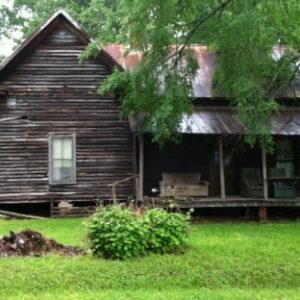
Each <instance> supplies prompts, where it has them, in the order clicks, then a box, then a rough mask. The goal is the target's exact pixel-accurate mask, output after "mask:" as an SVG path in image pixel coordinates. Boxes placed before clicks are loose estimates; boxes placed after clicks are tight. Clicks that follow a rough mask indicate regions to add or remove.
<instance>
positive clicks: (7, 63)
mask: <svg viewBox="0 0 300 300" xmlns="http://www.w3.org/2000/svg"><path fill="white" fill-rule="evenodd" d="M60 21H63V22H64V24H65V25H66V26H67V27H68V29H69V30H70V31H71V32H72V33H74V34H75V35H76V37H77V38H78V39H79V40H80V41H81V42H82V43H83V44H84V45H88V44H89V43H91V42H94V40H93V38H92V37H91V36H90V35H89V33H87V31H85V30H84V29H83V27H81V26H80V25H79V24H78V23H77V22H76V21H75V20H74V19H73V18H72V17H71V16H70V15H69V14H68V13H67V12H66V11H64V10H63V9H61V10H58V11H57V12H56V13H54V14H53V15H52V16H51V17H50V18H49V19H48V20H47V21H46V22H45V23H44V24H43V25H41V26H40V27H39V28H38V29H37V30H36V31H35V32H33V33H32V34H31V35H30V37H28V38H27V39H26V40H25V41H24V42H23V43H22V44H21V45H20V46H19V47H18V48H17V49H16V50H15V51H14V52H13V53H12V54H11V55H10V56H9V57H8V58H7V59H6V60H4V62H3V63H2V64H1V65H0V78H2V77H3V76H4V75H5V74H6V73H7V72H8V71H9V70H11V68H13V67H14V66H15V65H16V64H18V63H19V62H20V61H21V60H22V59H23V58H24V57H25V56H26V55H28V54H29V53H30V52H31V51H32V49H33V48H34V47H35V46H36V45H37V44H38V43H39V42H40V41H41V40H42V39H43V38H44V37H45V36H46V35H47V34H48V33H49V32H51V31H52V30H53V29H54V27H55V26H56V25H57V24H58V23H59V22H60ZM99 50H100V53H99V58H101V59H102V60H103V61H104V63H105V64H106V65H107V66H108V67H109V68H110V69H113V68H114V67H117V68H119V69H120V70H122V69H123V68H122V67H121V66H120V65H119V64H118V62H116V61H115V60H114V59H113V58H112V57H111V56H110V54H108V53H107V52H106V51H105V50H104V49H102V48H99Z"/></svg>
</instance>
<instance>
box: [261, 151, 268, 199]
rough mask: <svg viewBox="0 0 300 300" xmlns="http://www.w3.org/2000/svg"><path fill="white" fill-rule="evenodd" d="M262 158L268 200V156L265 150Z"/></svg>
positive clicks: (265, 196) (265, 194)
mask: <svg viewBox="0 0 300 300" xmlns="http://www.w3.org/2000/svg"><path fill="white" fill-rule="evenodd" d="M261 156H262V174H263V189H264V199H268V178H267V154H266V150H265V149H263V148H262V150H261Z"/></svg>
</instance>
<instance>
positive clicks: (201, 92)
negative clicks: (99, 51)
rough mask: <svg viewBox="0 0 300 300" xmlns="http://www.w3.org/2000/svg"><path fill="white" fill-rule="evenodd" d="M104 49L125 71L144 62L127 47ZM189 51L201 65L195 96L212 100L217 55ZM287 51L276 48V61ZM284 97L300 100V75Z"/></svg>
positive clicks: (198, 49)
mask: <svg viewBox="0 0 300 300" xmlns="http://www.w3.org/2000/svg"><path fill="white" fill-rule="evenodd" d="M102 48H103V49H104V50H105V51H106V52H107V53H108V54H109V55H110V56H111V57H113V59H114V60H115V61H116V62H117V63H118V64H119V65H121V66H122V67H123V69H125V70H129V71H130V72H132V71H134V70H135V69H136V67H137V65H138V64H139V63H140V61H141V60H142V54H141V52H139V51H136V50H131V49H129V47H128V46H125V45H121V44H110V45H106V46H103V47H102ZM189 49H190V50H191V51H192V53H193V55H194V57H195V59H196V60H197V62H198V65H199V69H198V71H197V74H196V77H195V79H194V81H193V90H194V96H195V97H197V98H212V97H213V74H214V70H215V63H216V54H215V53H213V52H211V51H210V50H209V48H208V47H207V46H202V45H190V46H189ZM287 49H288V47H287V46H276V47H274V52H273V58H274V60H279V59H280V58H281V57H282V55H283V54H284V53H285V52H286V51H287ZM282 96H283V97H287V98H295V97H298V98H300V74H299V75H298V76H296V78H295V80H294V81H293V82H292V84H291V86H290V87H289V88H287V89H286V91H284V94H283V95H282Z"/></svg>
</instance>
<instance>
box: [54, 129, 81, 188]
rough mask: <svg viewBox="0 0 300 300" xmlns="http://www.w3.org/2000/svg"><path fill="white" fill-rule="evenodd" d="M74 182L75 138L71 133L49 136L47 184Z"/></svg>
mask: <svg viewBox="0 0 300 300" xmlns="http://www.w3.org/2000/svg"><path fill="white" fill-rule="evenodd" d="M74 183H76V138H75V134H72V135H51V136H50V137H49V184H50V185H58V184H74Z"/></svg>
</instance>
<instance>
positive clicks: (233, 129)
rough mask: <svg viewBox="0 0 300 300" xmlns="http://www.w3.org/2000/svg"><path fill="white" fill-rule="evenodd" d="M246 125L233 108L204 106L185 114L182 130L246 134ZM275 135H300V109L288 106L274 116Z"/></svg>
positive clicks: (200, 132) (187, 131)
mask: <svg viewBox="0 0 300 300" xmlns="http://www.w3.org/2000/svg"><path fill="white" fill-rule="evenodd" d="M246 131H247V129H246V127H245V125H244V124H243V123H242V122H241V121H240V120H238V118H237V116H236V110H235V109H233V108H210V109H209V108H203V109H201V110H197V111H195V112H194V113H193V114H192V115H191V116H187V115H184V116H183V118H182V121H181V125H180V132H181V133H186V134H222V135H234V134H245V133H246ZM271 133H272V134H273V135H300V109H297V108H286V109H282V110H280V112H278V113H276V114H274V115H273V116H272V129H271Z"/></svg>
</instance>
